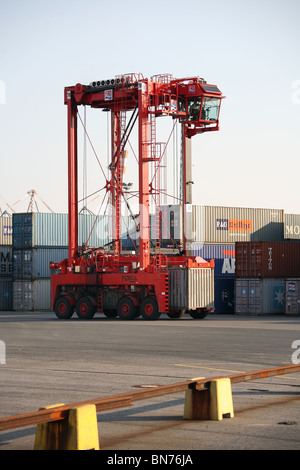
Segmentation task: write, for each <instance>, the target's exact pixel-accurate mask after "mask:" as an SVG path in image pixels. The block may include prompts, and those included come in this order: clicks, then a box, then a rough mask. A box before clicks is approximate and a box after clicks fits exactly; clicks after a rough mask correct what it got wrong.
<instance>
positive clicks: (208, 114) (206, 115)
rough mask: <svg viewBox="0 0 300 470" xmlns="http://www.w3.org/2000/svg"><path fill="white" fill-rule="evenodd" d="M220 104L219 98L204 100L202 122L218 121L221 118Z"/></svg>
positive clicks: (206, 98)
mask: <svg viewBox="0 0 300 470" xmlns="http://www.w3.org/2000/svg"><path fill="white" fill-rule="evenodd" d="M220 102H221V100H220V99H219V98H214V97H208V96H206V97H205V98H203V106H202V111H201V121H216V120H217V119H218V116H219V108H220Z"/></svg>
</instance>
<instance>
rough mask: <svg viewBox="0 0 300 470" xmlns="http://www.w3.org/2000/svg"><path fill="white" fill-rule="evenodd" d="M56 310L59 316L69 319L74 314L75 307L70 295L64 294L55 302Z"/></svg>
mask: <svg viewBox="0 0 300 470" xmlns="http://www.w3.org/2000/svg"><path fill="white" fill-rule="evenodd" d="M54 311H55V314H56V316H57V318H59V319H60V320H67V319H69V318H71V316H72V315H73V313H74V307H73V306H72V305H71V303H70V301H69V299H68V297H66V296H64V295H62V296H61V297H59V298H58V299H57V301H56V302H55V306H54Z"/></svg>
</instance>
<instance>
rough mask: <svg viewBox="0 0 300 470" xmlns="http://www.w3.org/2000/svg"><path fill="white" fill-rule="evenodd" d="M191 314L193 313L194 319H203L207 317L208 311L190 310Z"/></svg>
mask: <svg viewBox="0 0 300 470" xmlns="http://www.w3.org/2000/svg"><path fill="white" fill-rule="evenodd" d="M189 314H190V315H191V317H192V318H194V320H203V319H204V318H205V317H207V312H206V311H205V310H201V309H199V310H190V312H189Z"/></svg>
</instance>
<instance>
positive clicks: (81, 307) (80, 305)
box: [75, 296, 96, 320]
mask: <svg viewBox="0 0 300 470" xmlns="http://www.w3.org/2000/svg"><path fill="white" fill-rule="evenodd" d="M75 310H76V315H77V316H78V318H80V320H91V318H93V316H94V315H95V313H96V307H95V305H94V304H93V301H92V299H90V297H85V296H84V297H80V299H79V300H78V301H77V303H76V308H75Z"/></svg>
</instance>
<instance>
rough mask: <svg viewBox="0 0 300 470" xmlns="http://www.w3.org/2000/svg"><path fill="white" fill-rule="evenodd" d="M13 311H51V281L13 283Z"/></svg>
mask: <svg viewBox="0 0 300 470" xmlns="http://www.w3.org/2000/svg"><path fill="white" fill-rule="evenodd" d="M13 310H15V311H34V310H51V280H50V279H38V280H35V281H14V282H13Z"/></svg>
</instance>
